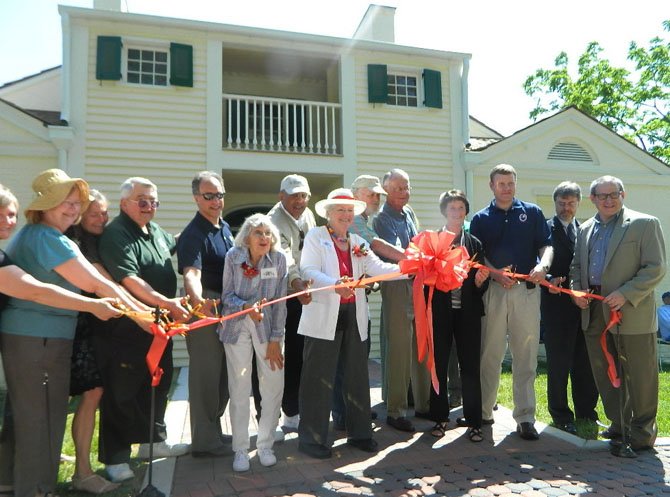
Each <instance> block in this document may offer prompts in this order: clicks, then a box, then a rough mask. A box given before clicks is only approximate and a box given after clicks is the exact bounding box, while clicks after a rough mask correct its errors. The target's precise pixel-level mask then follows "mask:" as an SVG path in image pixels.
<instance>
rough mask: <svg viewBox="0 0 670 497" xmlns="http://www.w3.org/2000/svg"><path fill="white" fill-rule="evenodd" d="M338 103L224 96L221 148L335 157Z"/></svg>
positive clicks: (338, 144)
mask: <svg viewBox="0 0 670 497" xmlns="http://www.w3.org/2000/svg"><path fill="white" fill-rule="evenodd" d="M341 109H342V106H341V104H333V103H329V102H310V101H306V100H292V99H287V98H272V97H255V96H249V95H234V94H231V93H224V94H223V119H224V123H223V129H224V133H223V147H224V148H230V149H238V150H252V151H270V152H291V153H303V154H323V155H337V154H341V153H342V152H341V150H340V128H341V124H340V122H341V115H342V114H341Z"/></svg>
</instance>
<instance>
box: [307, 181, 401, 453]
mask: <svg viewBox="0 0 670 497" xmlns="http://www.w3.org/2000/svg"><path fill="white" fill-rule="evenodd" d="M315 210H316V212H317V214H318V215H319V216H321V217H323V218H325V219H326V220H327V221H328V223H327V224H326V226H321V227H317V228H313V229H311V230H310V231H309V233H307V236H306V237H305V246H304V247H303V251H302V258H301V260H300V271H301V272H302V277H303V278H304V279H309V280H313V281H314V284H313V285H312V286H313V287H314V288H319V287H326V286H330V285H335V284H337V283H341V282H343V281H347V280H352V279H353V280H357V279H359V278H361V277H362V276H363V275H370V276H377V275H381V274H386V273H392V272H395V271H398V266H397V265H395V264H388V263H385V262H382V261H381V260H380V259H379V258H378V257H377V256H376V255H375V254H374V253H373V252H372V251H371V250H370V247H369V246H368V245H367V244H366V243H365V240H364V239H363V238H361V237H359V236H358V235H355V234H349V227H350V226H351V224H352V223H353V221H354V216H355V215H358V214H360V213H361V212H363V211H364V210H365V202H361V201H360V200H355V199H354V197H353V195H352V193H351V190H349V189H347V188H338V189H336V190H333V191H332V192H330V193H329V194H328V198H327V199H325V200H321V201H319V202H317V203H316V206H315ZM298 333H299V334H301V335H304V336H305V347H304V355H303V367H302V376H301V378H300V426H299V427H298V433H299V438H300V440H299V445H298V449H299V450H300V451H301V452H304V453H305V454H307V455H309V456H311V457H315V458H318V459H325V458H328V457H330V456H331V450H330V447H329V446H328V444H327V442H328V421H329V417H330V410H331V405H332V401H333V383H334V381H335V371H336V369H337V367H338V362H341V368H342V371H343V373H344V374H343V382H342V383H343V385H342V387H343V388H342V394H343V396H344V404H345V409H346V430H347V443H348V444H349V445H351V446H353V447H356V448H358V449H360V450H363V451H365V452H376V451H377V442H375V441H374V440H373V439H372V427H371V424H370V387H369V381H368V354H367V345H366V340H367V338H368V305H367V302H366V300H365V289H364V288H356V289H353V288H346V287H345V288H337V289H333V290H327V291H326V290H324V291H321V292H316V293H314V294H313V295H312V303H311V304H309V305H306V306H305V307H304V308H303V311H302V317H301V318H300V325H299V327H298Z"/></svg>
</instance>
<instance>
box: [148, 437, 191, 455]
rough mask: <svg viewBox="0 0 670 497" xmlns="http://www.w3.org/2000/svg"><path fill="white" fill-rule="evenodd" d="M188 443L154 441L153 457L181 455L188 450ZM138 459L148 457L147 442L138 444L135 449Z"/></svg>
mask: <svg viewBox="0 0 670 497" xmlns="http://www.w3.org/2000/svg"><path fill="white" fill-rule="evenodd" d="M190 448H191V446H190V445H188V444H168V443H167V442H165V441H163V442H156V443H155V444H154V457H178V456H183V455H184V454H186V453H187V452H188V451H189V450H190ZM137 457H139V458H140V459H149V444H140V448H139V450H138V451H137Z"/></svg>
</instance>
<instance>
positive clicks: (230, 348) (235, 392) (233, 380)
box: [223, 319, 253, 451]
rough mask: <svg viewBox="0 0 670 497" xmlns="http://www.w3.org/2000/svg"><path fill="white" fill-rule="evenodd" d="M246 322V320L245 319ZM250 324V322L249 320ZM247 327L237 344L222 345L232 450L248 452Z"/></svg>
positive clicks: (249, 353)
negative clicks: (226, 375)
mask: <svg viewBox="0 0 670 497" xmlns="http://www.w3.org/2000/svg"><path fill="white" fill-rule="evenodd" d="M245 321H246V319H245ZM249 321H250V322H251V320H250V319H249ZM251 336H252V334H251V332H250V330H249V329H248V327H246V326H245V329H244V330H243V331H242V333H240V336H239V337H238V339H237V343H235V344H232V343H224V344H223V348H224V349H225V351H226V366H227V368H228V391H229V393H230V401H229V406H230V424H231V427H232V429H233V450H234V451H238V450H249V416H250V409H249V396H250V395H251V371H252V366H251V358H252V354H253V344H252V339H251Z"/></svg>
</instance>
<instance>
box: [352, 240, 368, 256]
mask: <svg viewBox="0 0 670 497" xmlns="http://www.w3.org/2000/svg"><path fill="white" fill-rule="evenodd" d="M352 252H353V253H354V255H355V256H356V257H365V256H366V255H368V246H367V245H365V243H361V244H360V245H354V248H353V250H352Z"/></svg>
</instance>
